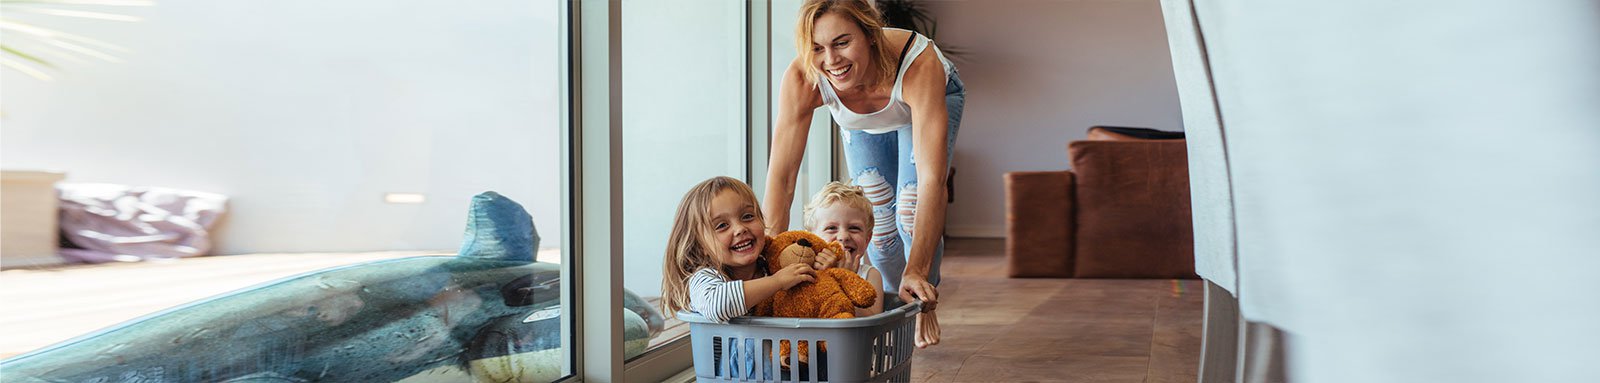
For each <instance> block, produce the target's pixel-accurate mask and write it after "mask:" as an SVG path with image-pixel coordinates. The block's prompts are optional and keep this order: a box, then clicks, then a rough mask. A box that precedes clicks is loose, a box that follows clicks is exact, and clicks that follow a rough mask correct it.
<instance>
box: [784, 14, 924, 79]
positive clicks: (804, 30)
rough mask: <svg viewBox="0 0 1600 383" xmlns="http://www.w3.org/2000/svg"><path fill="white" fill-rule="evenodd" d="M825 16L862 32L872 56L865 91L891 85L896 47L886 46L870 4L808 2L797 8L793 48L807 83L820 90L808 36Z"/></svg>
mask: <svg viewBox="0 0 1600 383" xmlns="http://www.w3.org/2000/svg"><path fill="white" fill-rule="evenodd" d="M828 13H834V14H838V15H840V16H844V18H846V19H849V20H850V21H853V22H855V24H856V26H857V27H860V28H861V34H862V35H863V36H862V37H864V38H863V40H865V41H866V42H867V43H869V44H871V49H870V51H871V52H872V53H871V55H870V56H869V57H868V58H869V60H870V61H871V62H870V63H869V64H871V65H870V66H871V67H872V69H873V70H874V73H873V77H872V78H869V79H868V80H869V81H870V82H868V83H867V85H868V89H874V88H877V87H886V86H890V85H893V84H894V77H895V75H896V74H898V73H899V72H900V68H896V67H895V64H896V63H895V62H894V60H891V59H892V58H894V53H893V52H894V48H895V44H889V43H888V38H887V37H885V36H884V34H883V27H884V24H883V18H882V17H881V16H879V14H878V8H876V7H874V6H873V5H872V1H871V0H807V1H806V3H805V4H804V5H801V6H800V21H799V22H798V23H796V24H795V28H794V48H795V51H796V53H798V55H797V56H796V57H799V58H800V64H801V66H802V67H803V68H805V70H802V71H800V72H801V73H802V74H804V75H805V77H806V82H807V83H811V84H817V86H821V81H820V80H821V79H820V78H819V77H820V75H819V74H818V73H817V54H816V53H815V52H812V51H811V45H812V42H811V34H812V33H813V32H814V31H815V30H816V29H817V19H820V18H822V15H826V14H828Z"/></svg>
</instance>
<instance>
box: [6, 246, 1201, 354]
mask: <svg viewBox="0 0 1600 383" xmlns="http://www.w3.org/2000/svg"><path fill="white" fill-rule="evenodd" d="M1003 246H1004V243H1003V242H1002V241H1000V240H967V239H958V240H952V241H950V242H949V245H948V248H947V250H946V254H945V260H944V264H943V268H944V281H943V282H941V286H940V290H939V292H940V297H941V303H940V305H939V314H940V317H939V318H940V322H941V324H942V325H943V327H944V338H943V343H941V344H939V345H937V346H934V347H932V348H928V349H923V350H918V351H916V352H915V354H913V355H914V356H913V358H914V360H913V362H912V363H913V364H912V367H913V370H912V377H913V379H914V381H917V382H1026V381H1035V382H1194V381H1195V380H1196V371H1197V369H1198V360H1199V355H1200V334H1201V314H1202V313H1201V309H1202V308H1201V305H1202V300H1201V295H1200V293H1201V285H1200V282H1199V281H1195V280H1188V281H1173V280H1103V279H1102V280H1097V279H1010V278H1006V277H1005V258H1004V253H1003ZM413 255H420V253H396V252H387V253H356V254H349V253H342V254H258V255H250V256H225V257H204V258H194V259H185V260H181V261H176V262H170V263H133V264H109V265H95V266H74V267H64V268H53V269H42V270H6V271H4V272H0V358H3V357H9V356H12V355H16V354H20V353H23V352H27V351H30V350H33V349H36V348H39V347H43V346H46V345H49V344H51V343H55V342H59V341H62V340H66V339H68V338H71V337H74V336H77V335H80V334H84V333H87V332H90V331H94V330H96V329H100V328H103V327H106V326H110V325H113V324H116V323H120V322H122V321H125V320H128V319H133V318H137V317H139V316H142V315H146V314H149V313H153V312H156V311H160V310H162V309H165V308H168V307H172V306H175V305H178V304H182V303H185V302H189V301H193V300H196V299H200V298H204V297H207V296H212V295H216V294H220V293H224V292H228V291H232V290H236V289H240V288H245V287H249V286H252V285H255V284H259V283H263V282H267V281H271V280H274V279H278V278H282V277H286V276H291V275H295V274H300V273H303V272H307V271H312V270H317V269H322V268H326V267H333V266H339V265H345V264H351V263H358V262H365V261H372V260H379V259H387V258H396V257H405V256H413ZM558 256H559V254H555V253H549V254H547V252H541V253H540V257H539V258H540V259H541V260H549V259H548V258H550V257H558ZM675 330H681V329H675ZM680 332H681V331H680ZM663 338H664V337H663Z"/></svg>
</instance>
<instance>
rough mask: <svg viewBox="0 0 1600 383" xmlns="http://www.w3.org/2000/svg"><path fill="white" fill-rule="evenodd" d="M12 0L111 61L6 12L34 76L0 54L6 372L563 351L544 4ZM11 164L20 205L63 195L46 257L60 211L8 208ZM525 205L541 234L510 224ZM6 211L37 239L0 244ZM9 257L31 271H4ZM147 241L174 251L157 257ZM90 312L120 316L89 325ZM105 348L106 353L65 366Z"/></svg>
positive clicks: (398, 365) (554, 6)
mask: <svg viewBox="0 0 1600 383" xmlns="http://www.w3.org/2000/svg"><path fill="white" fill-rule="evenodd" d="M91 3H95V2H91ZM118 3H122V2H118ZM126 3H138V2H126ZM15 6H17V5H14V4H13V3H12V2H7V3H6V4H5V7H7V8H6V9H5V16H4V17H5V19H6V21H7V22H8V23H9V22H12V21H18V22H25V23H27V24H29V25H37V26H39V27H44V28H50V29H56V30H60V31H61V32H65V33H70V34H73V35H81V36H87V37H90V38H94V39H99V40H104V41H106V42H108V43H110V44H115V45H117V46H120V47H121V48H124V49H103V48H99V45H94V47H95V49H99V50H103V51H105V52H106V53H108V54H110V55H113V56H116V57H117V58H118V59H119V60H118V61H120V62H108V61H104V60H99V59H96V58H95V57H93V56H86V55H83V54H81V53H79V52H72V51H68V50H63V49H60V48H57V46H58V45H53V43H52V42H51V41H49V40H40V39H33V40H28V39H27V38H28V37H29V36H25V34H20V33H9V31H8V33H6V35H5V44H6V46H7V48H12V47H17V48H18V49H21V50H23V51H25V52H27V53H29V54H30V55H31V56H34V57H36V58H39V59H42V60H44V61H48V62H50V64H52V66H53V68H52V67H44V66H42V65H35V66H36V67H38V68H39V69H40V70H41V71H42V72H41V73H43V74H45V75H48V76H50V77H53V78H54V80H53V81H48V82H47V81H41V80H38V79H36V78H34V77H35V76H33V75H30V73H29V72H28V71H27V70H26V69H24V70H13V67H10V66H8V67H7V68H8V69H6V70H4V71H0V76H3V82H4V83H5V87H4V90H3V92H4V95H3V98H4V99H5V100H6V101H5V103H4V109H5V110H4V112H5V129H4V133H3V140H0V142H3V144H0V145H3V151H4V156H3V157H0V165H3V166H4V168H5V169H6V170H8V172H7V173H6V177H5V179H4V182H5V185H6V186H5V187H6V189H5V194H6V199H5V203H6V205H5V206H4V208H3V209H0V212H3V213H0V214H4V215H5V226H6V227H7V234H6V238H5V239H4V241H3V242H4V243H5V244H6V250H5V252H4V255H5V258H6V259H7V262H6V266H7V269H8V270H6V271H4V272H3V276H0V300H3V301H5V302H6V305H7V307H6V310H4V311H3V312H0V327H3V328H4V329H5V332H6V334H7V335H6V336H5V337H0V346H3V349H0V354H3V355H0V356H5V357H8V359H6V360H5V361H4V362H3V363H4V365H3V367H0V369H4V370H5V371H6V376H7V378H17V379H21V380H27V379H26V378H25V377H27V376H34V377H38V378H41V379H43V380H51V381H56V380H60V381H93V380H112V381H123V380H143V379H150V380H163V381H225V380H230V379H252V378H253V379H258V380H285V381H287V380H312V381H400V380H405V379H408V378H425V379H430V380H446V381H471V380H473V379H474V378H477V379H479V380H491V379H492V380H504V379H505V378H506V377H511V376H521V377H522V380H523V381H530V380H533V381H548V380H553V379H557V378H560V377H561V375H564V374H566V373H568V372H570V371H571V366H570V357H569V355H570V353H568V352H566V351H564V350H562V349H561V347H562V346H561V345H562V344H563V342H562V339H563V338H564V337H565V335H566V334H562V333H561V330H560V328H561V327H562V326H560V325H559V324H560V323H561V321H562V320H565V319H563V318H560V317H559V315H557V316H550V315H549V314H551V313H552V312H559V307H558V305H559V304H560V301H561V299H563V298H562V291H568V290H569V289H567V288H565V287H564V286H565V282H564V281H560V280H559V278H558V275H559V273H558V272H559V270H560V268H561V267H563V266H562V265H560V264H559V262H560V259H561V250H560V248H561V246H562V243H563V242H564V241H566V240H567V238H566V234H565V233H563V232H562V226H563V222H565V221H567V220H568V217H566V216H564V215H563V214H562V213H561V211H562V210H561V207H562V204H563V203H565V202H564V201H563V200H562V195H563V190H564V189H563V188H565V187H567V185H568V184H569V182H568V179H567V178H568V174H567V171H566V168H565V166H564V164H563V162H562V158H561V153H562V149H563V147H562V146H563V145H565V143H564V141H563V140H562V139H561V133H562V130H563V129H567V127H566V126H564V125H562V119H561V113H564V112H565V111H564V110H562V108H560V101H561V97H565V95H566V92H565V91H564V90H563V89H562V83H561V80H562V79H563V78H564V76H565V73H562V70H563V69H562V65H561V64H562V62H563V61H562V60H565V59H566V57H567V52H566V49H567V44H566V42H565V35H564V33H563V30H564V28H566V23H567V21H566V18H567V16H566V13H565V12H566V11H565V10H564V9H563V2H559V1H547V0H519V1H498V2H465V3H451V4H449V5H448V6H430V7H423V6H394V5H393V4H391V3H390V2H381V1H369V0H352V1H337V2H322V1H307V0H284V1H266V2H261V1H241V0H216V1H200V2H182V1H179V2H159V4H158V5H153V6H118V5H115V4H112V5H71V4H68V5H50V4H46V5H38V4H35V5H33V6H35V7H48V8H59V9H66V10H73V11H94V12H109V13H119V14H126V15H130V16H136V17H139V18H142V21H137V22H131V23H129V22H110V21H107V20H97V19H73V18H61V17H54V16H51V15H48V14H40V13H28V12H19V11H17V9H14V8H11V7H15ZM91 45H93V44H91ZM5 59H7V60H11V61H16V60H19V58H18V57H17V56H12V55H7V56H5ZM21 60H22V61H23V62H24V63H28V62H33V61H31V59H21ZM34 74H38V73H34ZM10 170H55V171H59V172H60V173H62V174H64V179H63V180H62V181H61V182H60V183H59V184H56V185H55V186H57V187H59V188H60V193H61V198H57V196H56V195H55V193H54V192H52V191H51V189H50V187H51V184H50V181H49V180H48V178H49V174H48V173H20V172H18V173H13V172H9V171H10ZM39 180H44V181H39ZM14 181H15V183H16V184H17V185H19V186H24V187H25V188H26V187H32V190H33V191H35V192H38V193H41V194H40V196H38V199H37V200H36V201H37V202H31V203H51V204H54V205H51V206H59V209H61V214H60V215H59V217H60V220H59V225H61V226H60V229H59V230H60V231H61V232H64V233H66V235H65V240H67V241H68V243H70V244H71V246H75V247H82V248H81V249H64V250H62V256H57V255H54V254H53V253H55V252H56V250H55V249H54V247H55V244H56V243H55V240H54V239H53V236H51V235H50V234H51V233H55V232H57V230H58V229H57V228H56V225H57V223H56V222H55V221H52V219H53V218H52V217H56V215H54V214H44V215H41V216H24V215H22V214H24V213H26V211H25V210H27V209H13V206H12V203H13V198H12V197H13V195H12V190H13V189H12V185H13V183H14ZM30 182H32V183H30ZM30 185H31V186H30ZM40 185H42V186H40ZM486 191H495V192H497V193H498V195H500V196H502V197H503V198H504V199H497V198H491V196H488V195H479V193H482V192H486ZM475 195H476V196H479V198H478V199H477V200H475V199H474V196H475ZM224 200H225V203H224V202H223V201H224ZM18 201H20V200H18ZM474 201H477V203H479V204H480V205H478V206H479V210H477V211H476V213H477V214H479V216H477V218H478V219H476V220H474V219H470V218H469V205H470V204H472V203H474ZM507 201H514V202H515V203H517V204H518V205H520V208H521V209H523V211H525V212H526V215H520V214H518V208H517V207H515V206H512V205H510V204H509V203H507ZM33 206H40V205H33ZM43 210H44V211H46V212H50V211H51V210H52V209H49V208H44V209H43ZM530 220H531V223H532V224H533V227H535V228H536V229H537V232H538V238H539V239H541V240H542V241H538V242H537V243H534V242H530V241H526V240H525V239H528V238H522V237H527V236H528V235H529V234H530V232H529V230H528V229H527V224H528V223H529V221H530ZM14 223H16V224H17V225H19V226H18V227H21V225H29V226H33V227H38V228H40V229H39V230H38V233H42V234H40V235H42V236H43V237H42V238H44V239H45V240H44V241H42V243H43V244H44V245H45V246H46V247H45V248H44V250H41V253H40V254H23V253H16V252H13V251H12V250H13V249H12V246H13V238H12V236H11V230H12V227H13V224H14ZM464 231H466V232H467V233H466V234H467V235H466V236H464V235H463V232H464ZM474 231H476V234H482V235H481V236H479V237H478V240H476V241H471V240H464V238H467V239H471V238H474V236H473V234H474ZM519 238H520V239H523V240H522V241H519ZM24 242H25V241H24ZM18 243H22V242H18ZM529 245H532V246H529ZM458 251H463V252H466V253H468V254H462V256H459V257H458ZM24 255H37V256H40V257H39V258H41V259H44V260H45V262H47V263H50V265H44V266H39V267H45V268H49V269H51V272H38V271H31V270H12V269H11V267H10V266H13V265H12V264H11V262H10V260H11V258H12V257H13V256H24ZM191 255H193V257H189V256H191ZM200 255H216V256H204V257H201V256H200ZM535 256H536V257H537V259H538V262H528V261H529V260H531V259H533V258H535ZM167 258H181V259H177V260H160V261H157V259H167ZM66 259H72V260H112V261H138V260H140V259H148V260H147V261H144V262H111V263H106V264H100V265H93V266H83V265H76V266H66V265H59V264H58V263H60V262H61V261H63V260H66ZM341 267H342V268H341ZM297 275H298V276H297ZM551 308H555V309H554V310H552V309H551ZM162 310H168V311H165V312H164V313H160V314H155V315H154V316H148V317H144V318H139V319H135V318H138V317H140V316H144V315H147V314H152V313H156V312H160V311H162ZM129 320H132V321H131V322H129ZM118 323H122V324H121V325H118ZM108 326H118V327H111V328H110V329H108V330H106V331H101V332H97V333H93V332H95V331H96V330H98V329H102V328H107V327H108ZM90 333H93V334H90ZM84 334H90V335H88V336H87V337H85V338H81V339H80V340H79V341H76V342H75V343H70V344H63V345H59V346H55V347H52V348H48V349H44V350H40V348H41V347H45V346H48V345H50V344H52V343H55V342H59V341H63V340H66V339H68V338H70V337H74V336H79V335H84ZM110 345H121V346H119V347H120V348H115V349H113V348H111V347H109V346H110ZM34 350H39V351H38V352H35V353H33V354H31V355H26V356H20V357H11V356H14V355H17V354H21V353H27V352H29V351H34ZM106 353H113V354H115V355H114V356H115V357H116V358H117V359H118V360H119V361H122V362H123V363H122V364H119V365H115V366H111V365H109V364H104V365H103V364H89V363H82V362H83V361H87V360H91V359H95V358H105V357H108V355H107V354H106ZM463 356H464V358H463ZM464 359H465V360H464ZM463 361H465V362H466V363H462V362H463Z"/></svg>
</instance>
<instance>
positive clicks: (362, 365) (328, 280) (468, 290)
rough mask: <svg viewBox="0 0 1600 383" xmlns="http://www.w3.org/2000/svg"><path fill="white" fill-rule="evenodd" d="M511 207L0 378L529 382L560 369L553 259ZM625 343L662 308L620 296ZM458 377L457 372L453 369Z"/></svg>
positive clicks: (473, 212) (486, 196)
mask: <svg viewBox="0 0 1600 383" xmlns="http://www.w3.org/2000/svg"><path fill="white" fill-rule="evenodd" d="M538 247H539V235H538V233H537V231H536V229H535V228H534V225H533V221H532V217H530V216H529V215H528V213H527V212H526V211H525V210H524V209H523V208H522V206H521V205H519V204H517V203H516V202H513V201H511V200H510V199H509V198H505V197H504V196H501V195H499V194H497V193H494V192H488V193H483V194H480V195H478V196H476V197H474V198H473V203H472V207H471V209H470V213H469V218H468V224H467V230H466V236H465V239H464V241H463V244H462V247H461V251H460V253H459V254H458V255H457V256H455V257H410V258H402V259H393V260H385V261H376V262H368V263H364V264H357V265H351V266H345V267H339V268H333V269H328V270H322V271H317V272H312V273H309V274H305V275H301V276H298V277H294V278H290V279H287V280H283V281H279V282H275V283H271V284H267V285H263V286H257V287H253V288H249V289H245V290H242V291H239V292H235V293H231V294H226V295H222V296H218V297H214V298H211V299H208V300H204V301H200V302H196V303H192V304H189V305H185V306H181V307H178V308H174V309H171V310H168V311H166V312H163V313H159V314H156V315H152V316H150V317H146V318H143V319H140V320H136V321H133V322H129V323H126V324H123V325H121V326H118V327H114V328H111V329H108V330H105V331H101V332H99V333H94V334H89V335H86V336H84V337H81V338H79V339H77V340H74V341H69V342H66V343H62V344H59V345H57V346H54V347H51V348H47V349H43V350H39V351H35V352H32V353H29V354H26V355H22V356H19V357H16V358H12V359H7V360H6V361H5V362H4V364H0V369H3V370H4V371H5V372H6V376H7V377H8V378H10V379H29V378H31V379H37V380H42V381H129V380H130V379H131V378H137V379H133V380H136V381H153V382H199V381H233V380H249V379H256V380H262V379H264V380H273V381H343V382H392V381H401V380H405V379H407V378H412V377H419V376H421V375H424V374H426V377H427V378H428V379H441V378H449V377H451V376H455V377H456V378H463V379H464V378H469V377H470V378H472V379H477V380H480V381H522V382H530V381H536V382H542V381H551V380H555V379H557V378H560V377H561V375H562V368H563V367H564V365H565V363H566V361H565V356H566V355H565V353H564V352H563V351H562V349H561V332H560V327H561V326H560V307H559V304H560V301H561V283H560V280H559V278H560V275H561V270H560V267H561V266H560V265H558V264H552V263H546V262H538V261H535V260H534V254H535V252H536V251H537V249H538ZM628 298H629V299H628V301H629V302H630V303H633V304H630V305H628V307H626V308H625V309H624V310H625V313H624V325H625V337H626V341H627V342H628V344H629V345H630V347H629V349H628V352H629V354H630V355H636V354H638V353H640V352H642V351H643V350H644V345H645V344H647V343H648V342H649V338H650V337H651V336H653V335H655V334H657V333H659V332H660V331H661V323H662V322H661V318H662V316H661V314H660V312H658V311H656V310H655V309H653V308H651V307H649V306H646V305H639V304H637V303H638V302H643V300H642V299H641V298H639V297H638V296H636V295H633V294H632V293H629V294H628ZM463 375H464V376H463Z"/></svg>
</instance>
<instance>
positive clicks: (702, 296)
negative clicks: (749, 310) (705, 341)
mask: <svg viewBox="0 0 1600 383" xmlns="http://www.w3.org/2000/svg"><path fill="white" fill-rule="evenodd" d="M689 310H693V311H694V312H696V313H699V314H700V315H704V316H705V317H706V319H710V320H713V321H716V322H717V323H728V319H732V318H733V317H737V316H741V315H744V313H745V311H746V310H745V307H744V281H728V280H727V279H726V278H723V276H722V274H721V273H718V272H717V271H716V270H714V269H709V268H706V269H700V270H698V271H695V272H694V275H691V276H689Z"/></svg>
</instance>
